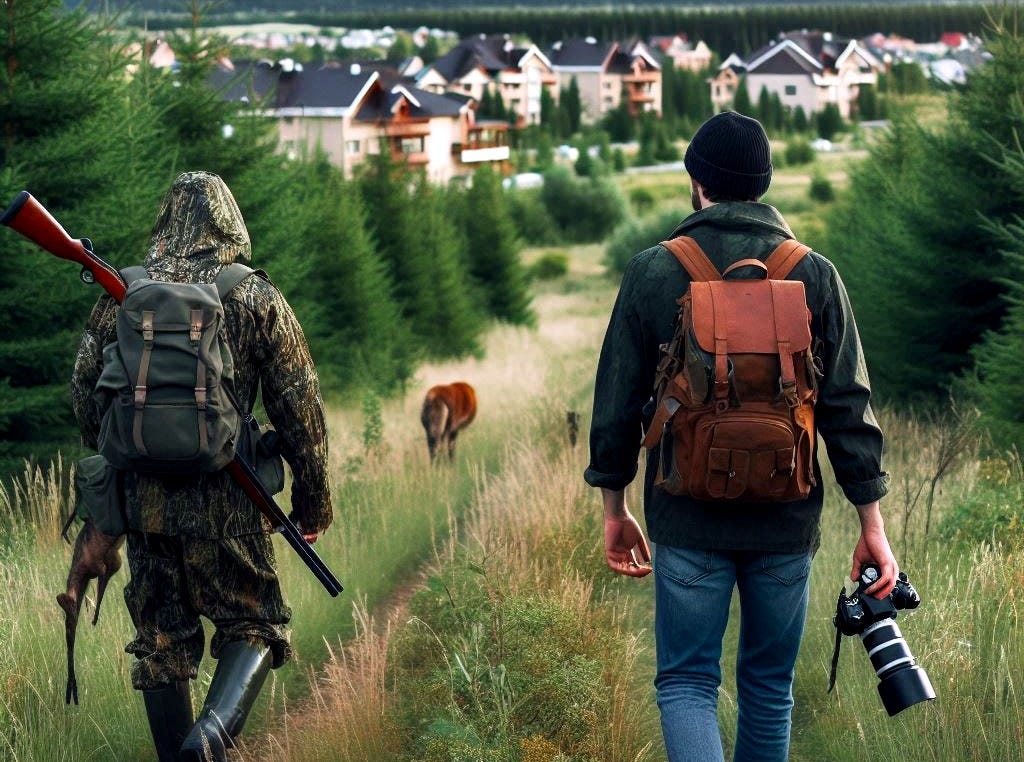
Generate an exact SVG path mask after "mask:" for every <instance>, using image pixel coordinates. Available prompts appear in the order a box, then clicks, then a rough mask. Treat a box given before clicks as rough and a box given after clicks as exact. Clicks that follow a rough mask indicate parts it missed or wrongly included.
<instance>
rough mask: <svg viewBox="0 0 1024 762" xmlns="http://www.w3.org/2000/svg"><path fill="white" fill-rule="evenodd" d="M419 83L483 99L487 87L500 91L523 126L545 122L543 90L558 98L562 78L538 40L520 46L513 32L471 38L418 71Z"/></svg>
mask: <svg viewBox="0 0 1024 762" xmlns="http://www.w3.org/2000/svg"><path fill="white" fill-rule="evenodd" d="M416 86H417V87H419V88H421V89H423V90H429V91H430V92H434V93H442V92H455V93H460V94H462V95H468V96H470V97H472V98H474V99H475V100H476V101H477V102H479V101H480V100H481V99H482V98H483V95H484V91H485V90H489V91H490V92H491V94H492V95H495V94H497V95H500V96H501V99H502V102H503V103H504V104H505V108H506V109H508V110H509V112H511V113H513V114H515V115H516V122H517V124H520V125H529V124H540V116H541V114H540V104H541V93H542V92H543V91H544V90H547V91H548V94H549V95H550V96H551V99H552V101H553V102H555V103H557V102H558V79H557V77H556V76H555V73H554V72H553V71H552V68H551V62H550V61H549V60H548V59H547V57H546V56H545V55H544V54H543V53H542V52H541V51H540V49H539V48H538V47H537V46H536V45H528V46H525V47H524V46H518V45H516V43H515V42H513V40H512V39H511V38H510V37H509V36H508V35H490V36H488V35H484V34H481V35H479V36H478V37H469V38H467V39H464V40H462V41H461V42H460V43H459V44H458V45H456V46H455V47H454V48H452V49H451V50H450V51H448V52H447V53H446V54H445V55H443V56H441V57H440V58H438V59H437V60H436V61H434V63H433V64H431V65H430V66H428V67H426V68H424V69H422V70H421V71H420V72H419V73H418V74H417V75H416Z"/></svg>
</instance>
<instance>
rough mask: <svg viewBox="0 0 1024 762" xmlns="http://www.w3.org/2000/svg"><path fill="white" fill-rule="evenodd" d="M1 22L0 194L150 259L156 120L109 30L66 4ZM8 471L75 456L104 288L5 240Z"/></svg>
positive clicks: (113, 252)
mask: <svg viewBox="0 0 1024 762" xmlns="http://www.w3.org/2000/svg"><path fill="white" fill-rule="evenodd" d="M5 10H6V12H5V13H4V14H3V15H2V16H0V60H3V61H4V62H5V65H6V76H5V77H4V78H3V79H0V141H2V143H0V190H2V191H3V194H4V195H3V197H2V201H0V203H4V204H6V203H7V202H8V201H9V200H10V199H11V198H13V195H14V193H15V192H16V191H18V190H22V189H28V190H29V191H30V192H31V193H32V194H33V195H34V196H35V197H36V198H37V199H39V200H40V201H41V202H42V203H43V204H45V205H46V206H47V208H48V209H49V210H50V211H51V213H53V215H54V216H55V217H56V218H57V219H58V220H59V221H60V222H61V223H62V224H63V225H64V227H65V228H66V229H67V230H68V231H69V232H70V233H71V235H74V236H89V237H91V238H92V239H93V242H94V245H95V247H96V250H97V253H99V254H100V255H101V256H103V257H104V258H106V259H108V260H109V261H110V262H111V263H112V264H115V265H116V266H121V267H123V266H125V265H127V264H135V263H137V262H138V261H139V260H140V259H141V255H142V252H143V251H144V246H145V243H146V239H147V234H148V231H149V228H150V226H151V225H152V223H153V219H154V217H155V212H156V203H157V201H158V200H159V198H160V195H161V193H162V186H163V184H164V183H165V181H166V176H165V173H166V172H167V163H166V152H165V151H163V150H161V149H162V147H161V146H159V144H158V140H157V138H156V136H157V134H158V132H157V129H158V128H157V114H156V113H155V112H154V111H153V109H151V108H150V106H149V104H148V103H147V102H146V101H145V100H144V99H141V98H139V97H138V91H137V90H136V89H135V88H134V87H133V85H132V84H131V83H130V82H128V81H127V80H126V79H125V77H124V65H125V63H126V61H125V60H124V59H123V57H122V55H121V53H120V51H119V48H118V47H117V46H116V45H115V44H114V42H113V40H112V39H111V38H110V36H109V35H108V33H107V31H106V30H104V29H103V28H101V27H100V26H99V25H98V24H97V22H95V21H93V20H90V18H89V17H88V16H85V15H84V14H83V13H81V12H78V11H71V12H68V11H66V9H65V8H64V7H63V4H62V3H61V2H59V1H58V0H49V1H48V0H33V1H32V2H28V1H27V0H9V2H7V3H6V8H5ZM0 261H2V262H3V263H4V267H3V270H2V275H0V324H2V325H3V326H4V336H3V338H2V340H0V405H2V407H3V414H2V415H0V472H6V471H7V470H8V469H9V468H10V467H12V466H14V465H16V462H17V458H20V457H24V456H39V457H43V458H47V457H51V456H53V455H54V454H55V453H56V451H57V449H64V450H65V452H68V451H70V450H73V449H74V448H75V447H76V442H77V440H78V437H77V427H76V426H75V423H74V420H73V415H72V412H71V402H70V397H69V394H68V386H67V384H68V379H69V378H70V376H71V369H72V366H73V363H74V358H75V351H76V349H77V346H78V342H79V338H80V336H81V327H82V325H83V323H84V322H85V319H86V317H87V315H88V314H89V310H90V308H91V306H92V304H93V302H94V301H95V300H96V298H97V296H98V294H99V290H98V289H97V288H87V287H85V286H83V285H81V284H78V283H77V278H76V276H77V271H76V269H75V268H74V266H73V265H70V264H69V263H68V262H63V261H61V260H58V259H56V258H55V257H52V256H50V255H48V254H46V253H45V252H43V251H41V250H40V249H39V248H38V247H36V246H34V245H32V244H29V243H28V242H26V241H24V240H22V239H21V238H19V237H18V236H17V235H16V234H15V233H13V232H11V231H2V232H0Z"/></svg>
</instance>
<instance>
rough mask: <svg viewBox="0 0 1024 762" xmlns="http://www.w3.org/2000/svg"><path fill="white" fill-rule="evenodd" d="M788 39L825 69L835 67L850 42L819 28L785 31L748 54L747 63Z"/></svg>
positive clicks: (760, 69) (761, 68)
mask: <svg viewBox="0 0 1024 762" xmlns="http://www.w3.org/2000/svg"><path fill="white" fill-rule="evenodd" d="M786 40H789V41H790V42H791V43H793V44H794V45H796V46H798V47H799V48H800V49H801V50H803V51H804V52H805V53H806V54H807V55H808V56H810V57H811V58H812V59H813V60H815V61H817V62H818V63H819V64H821V66H822V68H824V69H834V68H835V65H836V60H837V59H838V58H839V56H841V55H842V54H843V51H845V50H846V48H847V47H848V46H849V44H850V40H849V39H847V38H845V37H835V36H833V35H831V34H829V33H827V32H822V31H818V30H814V31H806V30H801V31H798V32H784V33H782V34H780V35H779V37H778V39H776V40H773V41H772V42H771V43H769V44H768V45H765V46H764V47H763V48H761V49H759V50H756V51H754V52H753V53H751V54H750V55H749V56H747V63H752V62H754V61H756V60H757V59H758V58H760V57H761V56H763V55H764V54H765V53H767V52H769V51H770V50H772V48H775V47H778V46H780V45H782V43H783V42H784V41H786ZM765 63H767V62H765ZM812 68H813V67H812ZM757 70H758V71H762V70H763V65H762V66H759V67H758V68H757ZM808 71H810V70H808Z"/></svg>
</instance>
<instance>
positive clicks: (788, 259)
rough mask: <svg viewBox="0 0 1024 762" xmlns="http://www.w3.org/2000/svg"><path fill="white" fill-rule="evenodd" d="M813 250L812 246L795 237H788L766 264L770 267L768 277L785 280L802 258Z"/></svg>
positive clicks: (766, 260) (769, 256)
mask: <svg viewBox="0 0 1024 762" xmlns="http://www.w3.org/2000/svg"><path fill="white" fill-rule="evenodd" d="M810 250H811V247H810V246H806V245H805V244H802V243H800V242H799V241H798V240H796V239H795V238H787V239H786V240H785V241H783V242H782V243H780V244H779V245H778V246H777V247H776V248H775V251H773V252H772V253H771V254H769V255H768V258H767V259H765V261H764V264H765V266H766V267H767V268H768V278H769V279H771V280H785V279H786V276H787V275H789V274H790V272H792V270H793V268H794V267H796V266H797V265H798V264H799V263H800V260H801V259H803V258H804V257H805V256H807V252H809V251H810Z"/></svg>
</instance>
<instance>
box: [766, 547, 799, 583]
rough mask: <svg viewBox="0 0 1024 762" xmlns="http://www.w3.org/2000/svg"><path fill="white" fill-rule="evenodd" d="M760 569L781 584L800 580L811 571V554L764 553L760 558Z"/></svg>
mask: <svg viewBox="0 0 1024 762" xmlns="http://www.w3.org/2000/svg"><path fill="white" fill-rule="evenodd" d="M761 571H763V572H764V573H765V574H767V575H768V576H769V577H771V578H772V579H774V580H776V581H778V582H779V583H781V584H783V585H792V584H794V583H797V582H802V581H803V580H805V579H807V575H808V574H810V573H811V554H810V553H766V554H765V555H764V557H763V558H762V559H761Z"/></svg>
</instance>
